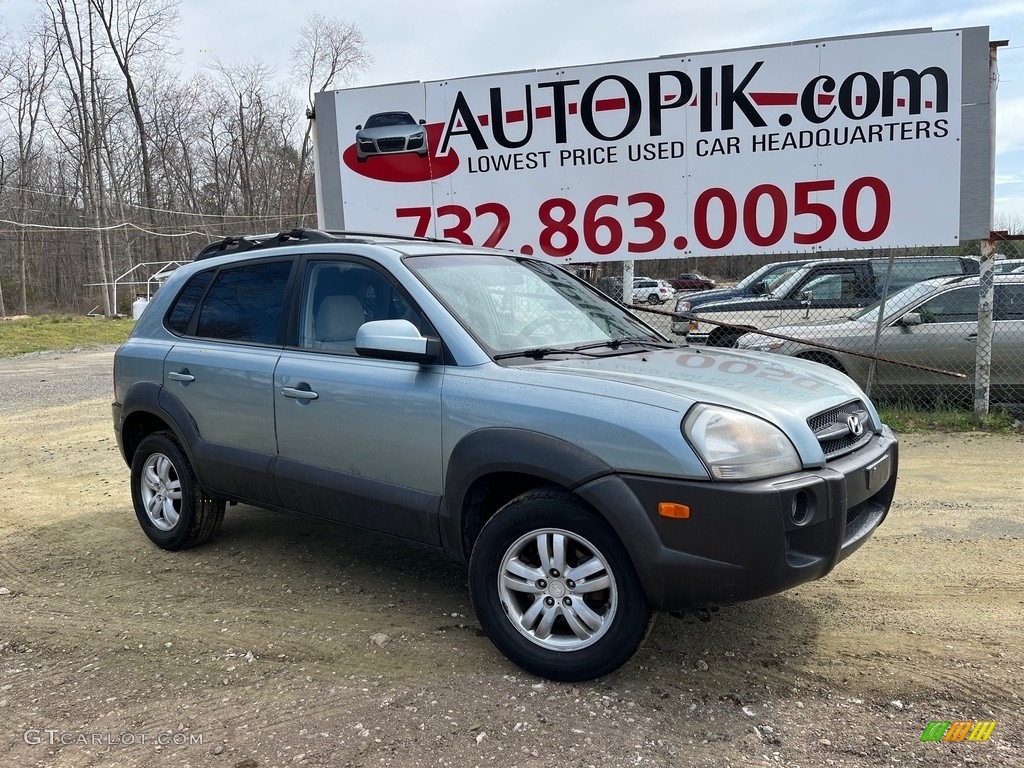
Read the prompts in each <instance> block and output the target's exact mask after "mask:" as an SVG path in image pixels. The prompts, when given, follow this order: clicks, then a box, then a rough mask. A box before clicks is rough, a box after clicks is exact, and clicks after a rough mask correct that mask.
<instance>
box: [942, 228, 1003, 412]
mask: <svg viewBox="0 0 1024 768" xmlns="http://www.w3.org/2000/svg"><path fill="white" fill-rule="evenodd" d="M995 264H996V241H995V239H994V238H992V237H990V238H989V239H988V240H982V241H981V277H980V279H979V288H978V350H977V353H976V356H975V362H974V418H975V420H977V421H981V420H982V419H983V418H984V417H985V416H987V415H988V407H989V394H990V389H991V386H992V311H993V305H994V304H995V300H994V297H995V282H996V281H995ZM950 341H951V342H952V340H950Z"/></svg>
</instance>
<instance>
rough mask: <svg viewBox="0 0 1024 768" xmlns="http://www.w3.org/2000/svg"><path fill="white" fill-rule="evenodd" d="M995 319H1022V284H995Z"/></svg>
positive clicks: (1023, 301) (1023, 300)
mask: <svg viewBox="0 0 1024 768" xmlns="http://www.w3.org/2000/svg"><path fill="white" fill-rule="evenodd" d="M995 319H996V320H1017V321H1020V320H1024V285H1015V284H1011V285H997V286H996V306H995Z"/></svg>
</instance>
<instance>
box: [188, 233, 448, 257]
mask: <svg viewBox="0 0 1024 768" xmlns="http://www.w3.org/2000/svg"><path fill="white" fill-rule="evenodd" d="M361 237H366V238H370V237H373V238H382V239H388V240H414V241H423V242H430V243H444V242H451V241H448V240H442V239H438V238H436V237H416V236H415V235H396V234H394V233H391V232H355V231H349V230H330V231H324V230H319V229H291V230H288V231H287V232H278V233H276V234H275V233H269V234H266V235H236V236H234V237H225V238H224V239H223V240H215V241H214V242H212V243H210V244H209V245H207V246H206V247H205V248H203V249H202V250H201V251H200V252H199V253H198V254H196V257H195V261H201V260H203V259H210V258H213V257H214V256H223V255H224V254H227V253H244V252H245V251H251V250H253V249H255V248H273V247H274V246H277V245H284V244H285V243H288V244H290V245H297V244H299V243H309V244H313V243H331V242H337V241H338V240H340V239H342V238H361ZM367 242H369V241H367Z"/></svg>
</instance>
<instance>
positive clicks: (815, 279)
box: [674, 256, 978, 347]
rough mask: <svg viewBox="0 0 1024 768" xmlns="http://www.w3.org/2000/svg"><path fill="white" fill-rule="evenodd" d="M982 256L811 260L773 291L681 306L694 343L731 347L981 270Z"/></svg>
mask: <svg viewBox="0 0 1024 768" xmlns="http://www.w3.org/2000/svg"><path fill="white" fill-rule="evenodd" d="M977 273H978V260H977V259H973V258H970V257H961V256H921V257H912V258H906V257H904V258H899V259H896V260H895V261H894V262H893V264H892V271H891V273H890V271H889V259H887V258H877V259H826V260H819V261H812V262H808V263H806V264H804V265H802V266H801V267H799V268H798V269H797V270H796V271H795V272H793V274H791V275H790V276H789V277H787V278H786V279H784V280H782V281H781V282H779V283H778V284H776V285H775V287H774V288H773V289H772V291H771V293H769V294H767V295H764V296H760V297H757V298H752V299H730V300H726V301H716V302H708V303H704V304H700V305H695V306H693V308H692V309H690V310H683V311H679V310H677V313H678V314H679V315H680V318H679V319H678V320H677V321H676V326H674V328H675V327H679V326H681V325H682V323H683V322H685V324H686V327H685V333H686V340H687V342H688V343H690V344H707V345H708V346H712V347H731V346H732V345H733V344H734V343H735V341H736V339H738V338H739V337H740V336H742V335H743V334H744V333H746V332H747V331H748V330H756V329H759V328H773V327H775V326H779V325H792V324H793V323H801V324H811V323H820V322H823V321H828V320H835V319H838V318H841V317H848V316H849V315H850V314H851V313H852V311H854V310H856V309H858V308H862V307H866V306H868V305H869V304H872V303H874V302H875V300H876V299H879V298H881V295H882V290H883V287H884V286H885V285H886V281H888V286H889V293H890V294H891V293H893V292H894V291H897V290H899V289H901V288H904V287H906V286H908V285H910V284H912V283H916V282H918V281H920V280H924V279H927V278H930V277H937V276H940V275H963V274H977Z"/></svg>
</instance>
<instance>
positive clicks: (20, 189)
mask: <svg viewBox="0 0 1024 768" xmlns="http://www.w3.org/2000/svg"><path fill="white" fill-rule="evenodd" d="M0 188H2V189H12V190H15V191H17V192H31V193H32V194H35V195H44V196H47V197H57V198H61V199H63V200H75V199H76V198H75V197H74V196H73V195H63V194H60V193H58V192H47V191H46V190H43V189H37V188H35V187H19V186H17V185H15V184H0ZM117 204H118V205H121V206H125V207H127V208H136V209H138V210H142V211H155V212H156V213H172V214H175V215H177V216H200V217H203V218H210V219H266V218H270V216H269V215H260V214H243V213H198V212H196V211H176V210H174V209H173V208H156V207H153V206H148V205H140V204H138V203H126V202H118V203H117ZM315 215H316V214H314V213H282V214H277V218H284V217H286V216H287V217H289V218H302V219H305V218H307V217H309V216H315Z"/></svg>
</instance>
